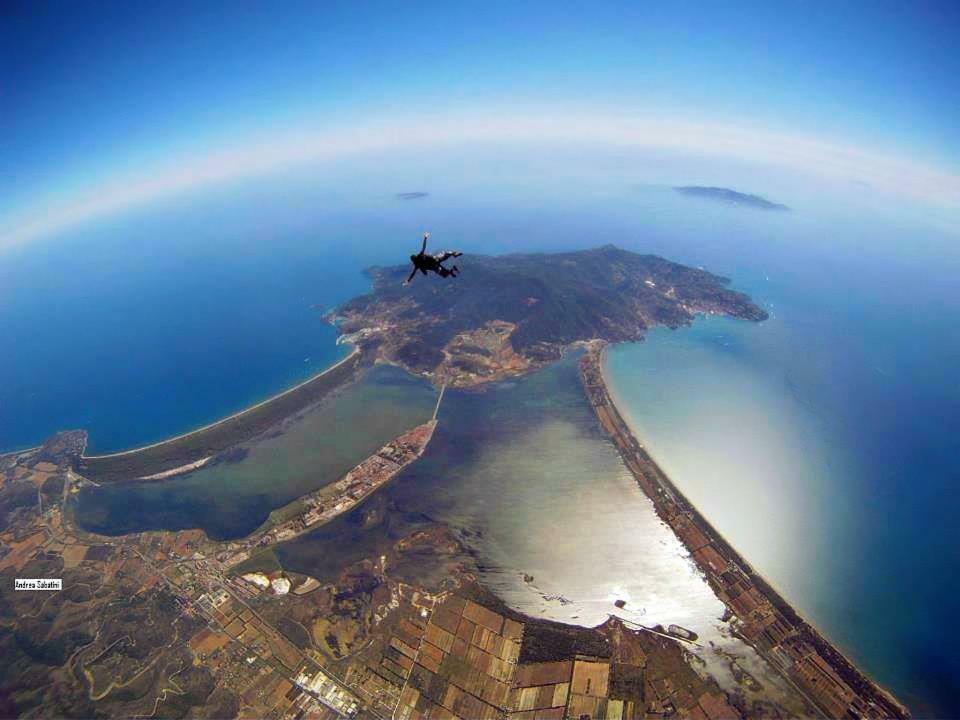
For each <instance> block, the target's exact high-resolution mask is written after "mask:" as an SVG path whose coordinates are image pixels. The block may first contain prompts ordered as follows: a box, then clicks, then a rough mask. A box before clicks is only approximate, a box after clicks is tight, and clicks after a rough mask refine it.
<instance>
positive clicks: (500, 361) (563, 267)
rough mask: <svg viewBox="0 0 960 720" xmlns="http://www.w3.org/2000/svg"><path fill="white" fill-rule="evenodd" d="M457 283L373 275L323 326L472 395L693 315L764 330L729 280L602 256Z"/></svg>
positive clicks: (498, 268)
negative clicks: (579, 345)
mask: <svg viewBox="0 0 960 720" xmlns="http://www.w3.org/2000/svg"><path fill="white" fill-rule="evenodd" d="M459 264H460V267H461V274H460V276H459V277H458V278H457V279H456V280H455V281H449V282H438V281H436V280H434V279H432V278H419V277H418V278H416V279H415V280H414V281H413V283H412V284H411V285H409V286H405V285H404V284H403V281H404V279H405V278H406V275H407V272H408V268H407V267H405V266H394V267H374V268H370V269H369V270H367V273H368V274H369V275H370V276H371V277H372V278H373V291H372V292H371V293H369V294H367V295H363V296H361V297H358V298H355V299H353V300H350V301H348V302H346V303H344V304H343V305H341V306H340V307H339V308H337V309H336V310H334V311H333V312H332V313H331V314H330V318H331V319H333V320H335V321H336V322H337V323H338V325H339V329H340V331H341V333H342V334H343V338H342V339H343V340H344V341H347V342H351V343H354V344H356V345H357V346H359V347H360V348H361V350H363V351H364V353H365V354H366V353H368V352H369V353H372V354H374V355H375V356H376V357H377V358H378V359H380V360H385V361H388V362H393V363H396V364H398V365H401V366H403V367H404V368H406V369H407V370H409V371H411V372H414V373H418V374H422V375H427V376H429V377H431V378H432V379H433V380H434V382H435V383H437V384H449V385H452V386H455V387H456V386H460V387H463V386H470V385H475V384H479V383H482V382H487V381H492V380H497V379H502V378H503V377H507V376H510V375H515V374H518V373H521V372H525V371H527V370H531V369H534V368H536V367H539V366H541V365H543V364H544V363H547V362H550V361H552V360H555V359H557V358H559V357H560V355H561V353H562V352H563V350H564V348H566V347H567V346H569V345H571V344H572V343H576V342H584V341H588V340H595V339H602V340H607V341H610V342H618V341H626V340H638V339H640V338H642V337H643V335H644V333H645V332H646V331H647V330H648V329H649V328H651V327H655V326H658V325H662V326H667V327H673V328H675V327H681V326H684V325H689V324H690V323H691V322H692V321H693V319H694V317H695V315H696V314H697V313H711V314H723V315H730V316H732V317H737V318H743V319H745V320H754V321H759V320H765V319H766V318H767V313H766V312H764V311H763V310H762V309H761V308H759V307H758V306H757V305H755V304H754V303H753V302H752V301H751V300H750V298H749V297H747V296H746V295H744V294H743V293H740V292H737V291H735V290H731V289H730V288H728V287H727V285H728V283H729V280H727V279H726V278H723V277H719V276H717V275H714V274H712V273H709V272H707V271H705V270H699V269H696V268H691V267H686V266H684V265H679V264H677V263H673V262H670V261H669V260H664V259H663V258H661V257H657V256H656V255H639V254H637V253H633V252H629V251H627V250H622V249H620V248H618V247H615V246H613V245H606V246H604V247H601V248H596V249H593V250H581V251H578V252H566V253H554V254H515V255H501V256H497V257H490V256H484V255H468V256H464V257H463V258H461V259H460V261H459Z"/></svg>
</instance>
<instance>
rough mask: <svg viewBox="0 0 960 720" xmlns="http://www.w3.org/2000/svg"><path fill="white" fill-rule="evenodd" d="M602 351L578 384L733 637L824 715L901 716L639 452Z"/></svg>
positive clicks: (590, 359)
mask: <svg viewBox="0 0 960 720" xmlns="http://www.w3.org/2000/svg"><path fill="white" fill-rule="evenodd" d="M605 348H606V344H605V343H603V342H597V343H592V344H591V345H590V347H589V348H588V350H587V351H586V353H585V354H584V356H583V358H582V359H581V360H580V376H581V380H582V382H583V386H584V389H585V390H586V392H587V396H588V397H589V398H590V404H591V405H592V406H593V408H594V411H595V412H596V414H597V419H598V420H599V421H600V424H601V425H602V426H603V428H604V430H606V431H607V433H608V434H609V435H610V437H611V438H612V439H613V441H614V444H615V445H616V446H617V450H618V451H619V452H620V455H621V457H622V458H623V461H624V464H625V465H626V466H627V468H628V469H629V470H630V472H631V473H632V474H633V476H634V478H636V480H637V484H638V485H639V486H640V488H641V489H642V490H643V492H644V493H645V494H646V495H647V497H649V498H650V500H651V501H652V502H653V505H654V508H655V509H656V511H657V514H658V515H659V516H660V517H661V518H662V519H663V521H664V522H666V523H667V525H669V526H670V528H671V529H672V530H673V532H674V534H675V535H676V536H677V538H679V540H680V541H681V542H682V543H683V544H684V546H685V547H686V548H687V550H688V551H689V552H690V556H691V557H692V558H693V561H694V562H695V563H696V564H697V567H698V568H699V569H700V570H701V572H703V574H704V576H705V577H706V578H707V581H708V582H709V583H710V587H711V588H713V591H714V593H716V595H717V597H718V598H720V600H721V601H723V603H724V604H725V605H726V606H727V608H728V609H729V610H730V612H731V613H732V614H733V615H734V616H735V617H736V620H737V622H736V625H735V626H736V628H737V631H738V633H739V634H740V636H741V637H743V639H744V640H746V641H747V642H749V643H750V644H751V645H753V646H754V647H755V648H756V649H757V651H758V652H759V653H760V654H761V655H762V656H764V657H765V658H766V659H767V661H768V662H769V663H770V664H771V665H773V666H774V667H775V668H777V669H778V670H779V671H780V672H782V673H783V674H784V675H785V676H786V677H787V678H789V679H790V680H791V681H792V682H794V683H795V684H796V685H797V686H798V687H799V688H800V689H801V690H802V691H803V693H804V695H805V696H806V697H807V699H808V700H810V701H812V702H813V703H814V704H815V705H816V706H817V707H819V708H820V709H821V710H822V711H823V712H824V713H825V714H826V715H827V717H857V718H873V717H878V718H904V717H909V716H910V713H909V711H908V710H907V708H906V707H904V706H903V705H901V704H900V703H899V701H897V700H896V698H894V697H893V696H892V695H891V694H890V693H889V692H887V691H886V690H884V689H883V688H881V687H880V686H879V685H877V684H876V683H874V682H873V681H872V680H871V679H870V678H868V677H867V676H866V675H865V674H864V673H863V672H861V671H860V670H859V669H858V668H857V667H856V666H855V665H854V664H853V663H852V662H850V660H848V659H847V658H846V657H845V656H844V655H843V654H842V653H841V652H840V651H839V650H837V648H836V647H834V646H833V645H832V644H831V643H830V641H829V640H827V639H826V638H825V637H824V636H823V635H822V634H821V633H820V632H819V631H818V630H817V629H816V628H815V627H814V626H813V625H811V624H810V623H808V622H807V621H806V620H804V619H803V618H802V617H801V616H800V615H799V614H798V613H797V612H796V611H795V610H794V609H793V608H792V607H791V606H790V604H789V603H788V602H787V601H786V600H784V599H783V597H781V596H780V594H779V593H777V591H776V590H774V589H773V587H772V586H771V585H770V584H769V583H768V582H767V581H766V580H764V578H763V577H762V576H760V574H759V573H757V572H756V571H755V570H754V569H753V568H752V567H751V566H750V564H749V563H747V561H746V560H744V559H743V557H742V556H741V555H740V554H739V553H738V552H737V551H736V550H734V549H733V547H731V545H730V544H729V543H728V542H727V541H726V540H724V538H723V537H722V536H721V535H720V533H719V532H717V531H716V530H715V529H714V528H713V526H712V525H711V524H710V523H709V522H708V521H707V519H706V518H704V517H703V515H701V514H700V512H699V511H698V510H697V509H696V507H694V506H693V504H692V503H691V502H690V501H689V500H688V499H687V498H686V497H685V496H684V494H683V493H682V492H681V491H680V490H679V489H678V488H677V487H676V486H675V485H674V484H673V483H672V482H671V481H670V479H669V478H668V477H667V475H666V473H664V472H663V470H661V469H660V467H659V466H658V465H657V463H656V462H654V460H653V458H651V457H650V455H649V454H648V453H647V451H646V450H644V448H643V446H642V445H641V444H640V442H639V441H638V440H637V438H636V437H635V436H634V435H633V433H632V432H631V431H630V428H629V426H628V425H627V423H626V422H625V421H624V419H623V417H622V416H621V414H620V411H619V410H618V409H617V407H616V405H615V404H614V402H613V398H612V396H611V395H610V392H609V390H608V389H607V383H606V378H605V377H604V374H603V353H604V350H605Z"/></svg>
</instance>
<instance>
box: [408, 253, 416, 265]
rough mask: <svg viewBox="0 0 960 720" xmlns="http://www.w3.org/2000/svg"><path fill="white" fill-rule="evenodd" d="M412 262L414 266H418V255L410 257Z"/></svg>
mask: <svg viewBox="0 0 960 720" xmlns="http://www.w3.org/2000/svg"><path fill="white" fill-rule="evenodd" d="M410 262H412V263H413V264H414V265H416V264H417V256H416V255H411V256H410Z"/></svg>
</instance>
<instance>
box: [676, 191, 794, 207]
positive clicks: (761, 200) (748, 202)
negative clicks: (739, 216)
mask: <svg viewBox="0 0 960 720" xmlns="http://www.w3.org/2000/svg"><path fill="white" fill-rule="evenodd" d="M674 190H676V191H677V192H678V193H680V194H681V195H686V196H687V197H694V198H703V199H705V200H713V201H715V202H721V203H724V204H726V205H738V206H743V207H750V208H756V209H757V210H779V211H785V210H790V208H789V207H787V206H786V205H781V204H780V203H775V202H771V201H770V200H767V199H766V198H765V197H761V196H760V195H750V194H748V193H742V192H737V191H736V190H731V189H730V188H723V187H704V186H701V185H683V186H680V187H675V188H674Z"/></svg>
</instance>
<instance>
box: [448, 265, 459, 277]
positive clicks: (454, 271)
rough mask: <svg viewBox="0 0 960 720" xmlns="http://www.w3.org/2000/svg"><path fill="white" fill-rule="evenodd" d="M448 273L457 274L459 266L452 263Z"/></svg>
mask: <svg viewBox="0 0 960 720" xmlns="http://www.w3.org/2000/svg"><path fill="white" fill-rule="evenodd" d="M450 274H451V275H453V276H454V277H456V276H457V275H459V274H460V268H458V267H457V266H456V265H454V266H453V267H452V268H450Z"/></svg>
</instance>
